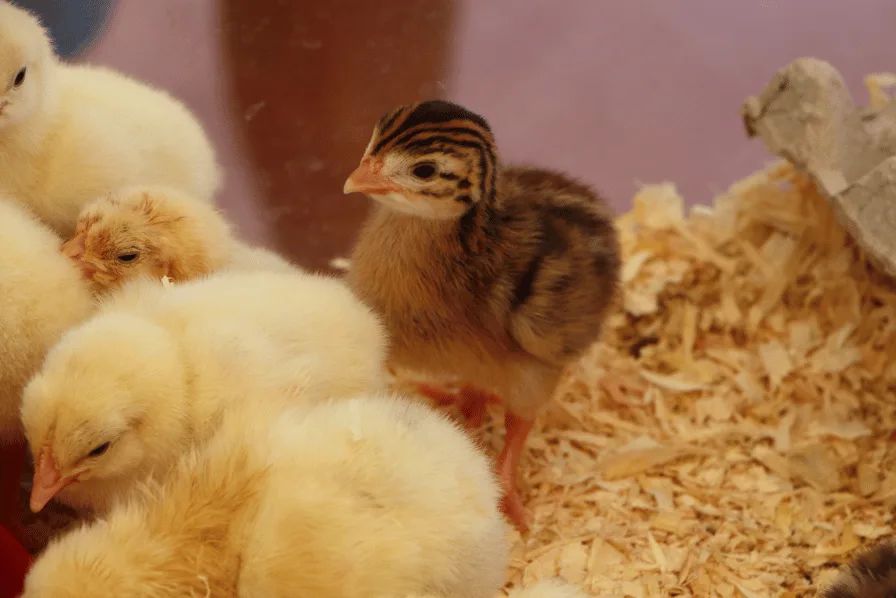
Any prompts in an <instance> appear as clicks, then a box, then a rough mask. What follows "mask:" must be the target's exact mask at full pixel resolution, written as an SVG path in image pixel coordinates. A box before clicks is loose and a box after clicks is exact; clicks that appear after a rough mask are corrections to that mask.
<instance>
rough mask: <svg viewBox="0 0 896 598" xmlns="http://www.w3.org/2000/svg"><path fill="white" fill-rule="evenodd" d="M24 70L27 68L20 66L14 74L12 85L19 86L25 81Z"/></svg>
mask: <svg viewBox="0 0 896 598" xmlns="http://www.w3.org/2000/svg"><path fill="white" fill-rule="evenodd" d="M26 70H27V69H26V68H24V67H22V70H20V71H19V72H18V74H17V75H16V79H15V81H13V82H12V84H13V86H14V87H21V86H22V83H24V82H25V71H26Z"/></svg>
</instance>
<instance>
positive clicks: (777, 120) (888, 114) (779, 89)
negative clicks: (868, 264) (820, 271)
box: [741, 58, 896, 278]
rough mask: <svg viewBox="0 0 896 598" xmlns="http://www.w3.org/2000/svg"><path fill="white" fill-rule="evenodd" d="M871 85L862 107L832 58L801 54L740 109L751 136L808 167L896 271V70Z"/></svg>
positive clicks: (846, 219)
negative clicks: (891, 90) (894, 94)
mask: <svg viewBox="0 0 896 598" xmlns="http://www.w3.org/2000/svg"><path fill="white" fill-rule="evenodd" d="M865 84H866V86H867V88H868V91H869V94H870V96H871V102H870V104H869V105H868V106H867V107H864V108H862V107H859V106H857V105H856V103H855V101H854V100H853V98H852V96H851V95H850V92H849V90H848V89H847V86H846V83H845V81H844V80H843V77H842V76H841V75H840V73H839V72H838V71H837V69H835V68H834V67H833V66H832V65H831V64H829V63H827V62H825V61H824V60H819V59H817V58H800V59H797V60H795V61H793V62H791V63H790V64H788V65H787V66H785V67H784V68H783V69H781V70H780V71H778V72H777V73H776V74H775V76H774V77H773V78H772V80H771V81H770V82H769V83H768V84H767V85H766V87H765V89H764V90H763V91H762V92H761V93H760V94H758V95H756V96H752V97H749V98H747V100H746V101H745V102H744V104H743V107H742V111H741V113H742V117H743V122H744V125H745V127H746V131H747V135H748V137H759V138H760V139H762V141H763V142H764V143H765V146H766V147H767V148H768V150H769V151H770V152H772V153H773V154H775V155H777V156H779V157H781V158H784V159H785V160H787V161H788V162H790V163H791V164H793V165H794V167H796V168H798V169H800V170H802V171H804V172H805V173H806V174H808V175H809V176H810V177H811V178H812V180H813V181H814V182H815V184H816V186H817V187H818V189H819V191H820V192H821V193H822V194H823V195H824V196H825V197H827V199H828V200H829V201H830V202H831V204H832V205H833V207H834V211H835V213H836V214H837V218H838V220H839V221H840V223H841V224H842V225H843V226H844V227H845V228H846V230H847V231H848V232H849V234H850V235H852V236H853V238H855V240H856V242H857V243H858V244H859V246H860V247H861V248H862V249H863V250H864V252H865V253H866V255H867V256H868V258H869V259H870V260H871V261H872V262H873V263H874V264H875V265H876V266H877V267H878V268H879V269H880V270H881V271H883V272H884V273H885V274H887V275H888V276H890V277H892V278H896V102H894V101H891V99H890V98H889V96H888V95H887V93H886V91H885V90H886V88H887V87H891V86H896V75H894V74H872V75H868V76H867V77H866V78H865Z"/></svg>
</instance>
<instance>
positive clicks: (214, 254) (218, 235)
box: [62, 186, 232, 288]
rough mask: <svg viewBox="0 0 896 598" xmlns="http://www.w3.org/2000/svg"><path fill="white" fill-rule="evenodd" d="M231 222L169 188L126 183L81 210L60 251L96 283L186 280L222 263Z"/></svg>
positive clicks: (229, 241) (105, 285)
mask: <svg viewBox="0 0 896 598" xmlns="http://www.w3.org/2000/svg"><path fill="white" fill-rule="evenodd" d="M231 251H232V236H231V229H230V225H229V224H228V223H227V220H225V219H224V217H223V216H222V215H221V214H220V213H219V212H218V211H217V209H216V208H215V207H214V206H213V205H211V204H207V203H204V202H200V201H197V200H195V199H193V198H192V197H190V196H189V195H186V194H185V193H182V192H180V191H177V190H176V189H173V188H167V187H158V186H153V187H130V188H127V189H124V190H122V191H120V192H118V193H114V194H111V195H109V196H107V197H103V198H100V199H97V200H95V201H93V202H91V203H90V204H88V205H87V206H85V207H84V209H83V210H82V211H81V214H80V216H79V217H78V221H77V224H76V227H75V234H74V235H73V236H72V238H71V239H69V240H68V241H66V242H65V243H64V244H63V245H62V252H63V253H64V254H65V255H67V256H68V257H69V258H71V259H72V260H74V261H75V263H76V264H77V265H78V266H79V267H80V269H81V271H82V272H83V274H84V276H85V277H87V278H88V279H90V280H92V281H93V282H94V283H95V284H96V285H97V286H98V287H101V288H108V287H115V286H118V285H120V284H122V283H123V282H125V281H126V280H129V279H131V278H134V277H136V276H151V277H154V278H161V277H163V276H168V277H169V278H171V279H172V280H175V281H179V282H180V281H185V280H190V279H193V278H196V277H198V276H202V275H205V274H209V273H211V272H214V271H216V270H218V269H220V268H222V267H223V266H225V265H226V264H227V263H228V262H229V260H230V258H231Z"/></svg>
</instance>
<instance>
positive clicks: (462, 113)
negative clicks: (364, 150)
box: [401, 100, 491, 132]
mask: <svg viewBox="0 0 896 598" xmlns="http://www.w3.org/2000/svg"><path fill="white" fill-rule="evenodd" d="M452 120H468V121H470V122H472V123H476V125H477V126H479V127H482V128H483V129H485V130H486V131H489V132H491V128H489V126H488V123H487V122H486V121H485V119H484V118H482V117H481V116H479V115H478V114H476V113H475V112H471V111H469V110H467V109H466V108H464V107H463V106H460V105H458V104H455V103H453V102H446V101H445V100H427V101H425V102H420V103H418V104H417V105H416V106H414V107H413V109H412V110H410V113H409V114H408V116H407V118H405V120H404V122H403V123H402V124H401V128H402V129H405V130H406V129H410V128H411V127H416V126H417V125H422V124H424V123H445V122H449V121H452Z"/></svg>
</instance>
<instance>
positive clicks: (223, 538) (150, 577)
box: [23, 395, 575, 598]
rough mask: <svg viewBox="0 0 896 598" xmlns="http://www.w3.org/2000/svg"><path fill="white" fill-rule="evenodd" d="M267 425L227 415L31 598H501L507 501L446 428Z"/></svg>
mask: <svg viewBox="0 0 896 598" xmlns="http://www.w3.org/2000/svg"><path fill="white" fill-rule="evenodd" d="M269 403H270V401H269V400H267V399H265V398H264V397H260V396H259V397H257V404H258V405H264V404H269ZM257 411H258V409H255V410H253V409H249V410H248V411H244V410H241V409H237V410H234V411H232V412H230V413H229V414H228V415H227V420H226V421H225V422H224V424H223V425H222V426H221V428H220V429H219V432H218V433H217V434H216V435H215V437H214V438H213V439H212V440H211V442H210V443H208V445H206V446H205V447H203V448H200V449H197V450H194V451H193V452H191V453H190V454H188V455H186V456H184V457H183V458H182V459H181V460H180V462H179V465H178V468H177V469H176V471H175V472H174V473H173V474H172V475H171V476H170V477H169V478H168V479H167V480H165V481H164V482H163V483H162V484H161V486H159V487H155V488H153V489H152V490H151V491H150V492H147V493H146V496H145V500H133V501H132V502H129V503H127V504H120V505H118V506H116V507H114V508H113V510H112V511H111V512H110V514H109V515H108V517H107V519H106V520H105V521H100V522H98V523H95V524H93V525H90V526H85V527H83V528H81V529H79V530H77V531H74V532H72V533H70V534H67V535H65V536H63V537H61V538H59V539H57V540H56V541H54V542H53V543H52V544H51V545H50V546H49V547H48V548H47V549H46V551H45V552H44V553H43V554H42V555H41V556H40V557H39V558H38V560H37V561H36V562H35V564H34V566H33V568H32V569H31V571H30V573H29V575H28V578H27V580H26V583H25V592H24V594H23V598H51V597H52V598H76V597H87V596H90V597H94V596H116V597H118V598H138V597H139V598H167V597H172V598H173V597H178V598H179V597H181V596H215V597H216V598H225V597H239V598H281V597H282V598H290V597H293V596H309V597H310V596H314V597H315V598H370V597H375V596H377V597H378V596H381V597H389V596H394V597H396V598H400V597H404V596H410V595H414V594H426V595H429V596H433V597H439V598H448V597H452V598H453V597H458V598H461V597H462V598H493V597H495V596H497V594H498V591H499V589H500V587H501V586H502V585H503V583H504V579H505V575H506V572H505V569H506V566H507V560H508V555H507V545H506V537H505V528H504V524H503V521H502V518H501V514H500V512H499V510H498V500H499V496H500V493H499V489H498V486H497V482H496V479H495V476H494V474H493V473H492V471H491V467H490V464H489V462H488V460H487V459H486V458H485V456H484V455H483V454H482V453H480V452H479V451H478V450H477V449H476V447H475V446H474V445H473V443H472V442H471V441H470V440H469V439H468V438H467V436H466V435H465V434H464V433H463V431H462V430H460V429H459V428H458V427H456V426H455V425H454V424H452V423H451V422H450V421H449V420H448V419H446V418H445V417H444V416H442V415H441V414H439V413H438V412H436V411H434V410H432V409H430V408H428V407H427V406H425V405H422V404H419V403H415V402H412V401H408V400H405V399H403V398H397V397H394V396H389V395H367V396H361V397H356V398H350V399H346V400H342V401H334V402H325V403H319V404H316V405H312V406H309V407H299V408H296V409H294V410H290V411H289V412H287V413H285V414H283V415H281V416H280V417H278V418H276V420H275V421H274V423H273V425H271V424H270V423H269V422H270V419H271V418H270V417H269V416H268V415H267V414H264V415H262V414H259V413H257ZM529 596H530V598H531V594H530V595H529ZM557 596H558V598H559V596H561V595H559V594H558V595H557ZM566 596H569V598H573V596H575V595H574V594H567V595H566Z"/></svg>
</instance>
